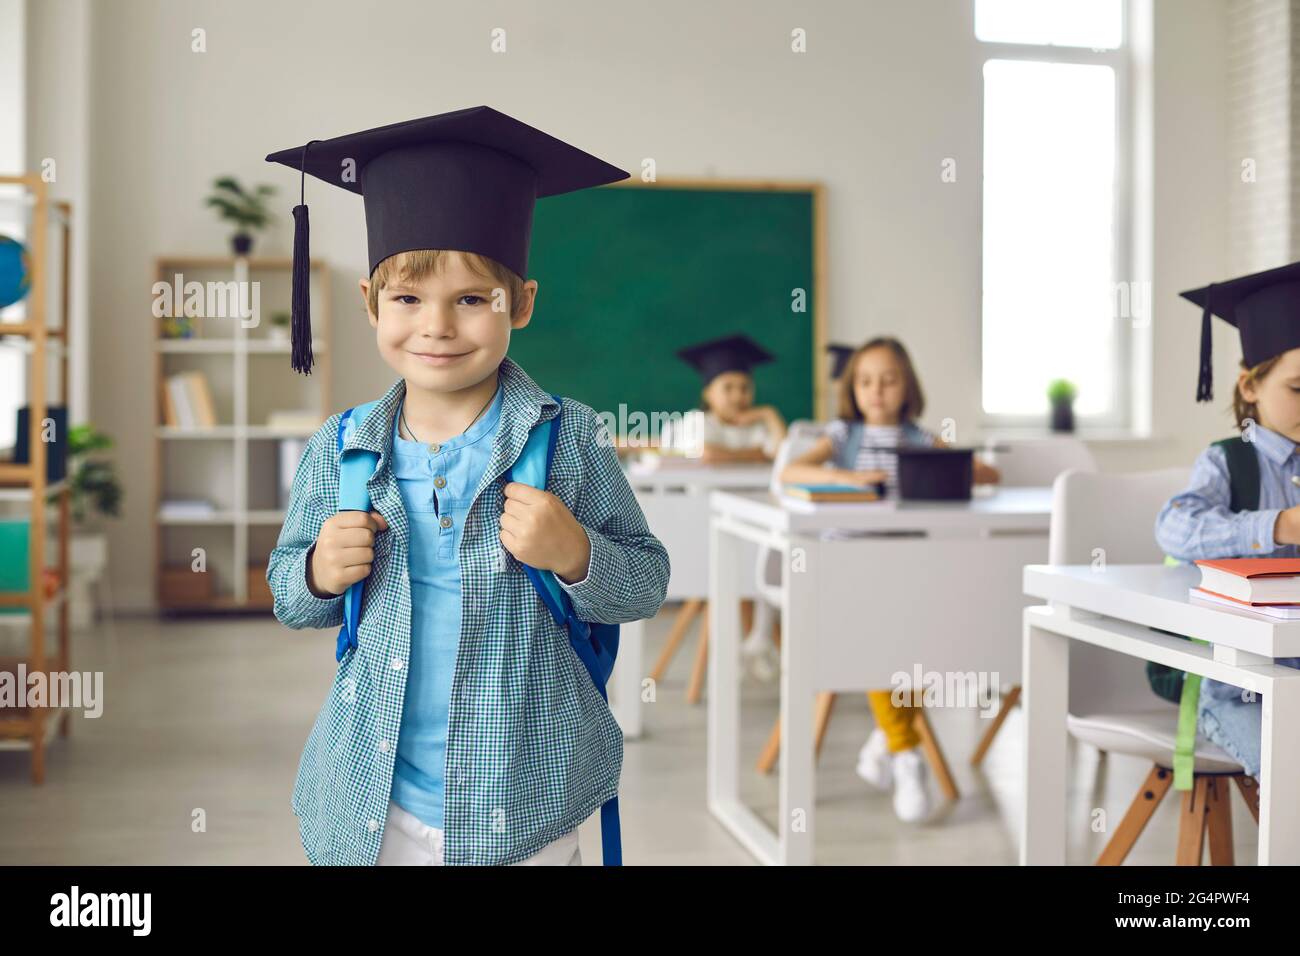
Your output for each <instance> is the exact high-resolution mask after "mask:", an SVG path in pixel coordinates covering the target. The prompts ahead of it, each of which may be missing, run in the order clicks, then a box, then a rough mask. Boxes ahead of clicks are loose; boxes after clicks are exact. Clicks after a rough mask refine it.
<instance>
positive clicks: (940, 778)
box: [913, 707, 961, 800]
mask: <svg viewBox="0 0 1300 956" xmlns="http://www.w3.org/2000/svg"><path fill="white" fill-rule="evenodd" d="M913 722H914V723H915V725H916V732H917V733H918V734H920V735H921V749H922V750H923V751H924V752H925V759H926V761H927V762H928V763H929V764H930V769H931V770H932V771H933V772H934V779H935V780H936V781H937V782H938V784H939V789H940V790H941V791H943V795H944V796H945V797H947V798H948V799H949V800H958V799H960V798H961V791H959V790H958V789H957V781H956V780H954V779H953V778H952V771H951V770H950V769H949V768H948V761H947V759H946V758H945V757H944V755H943V748H941V747H940V746H939V741H938V740H936V739H935V736H934V731H933V730H932V729H931V727H930V718H929V717H927V716H926V715H925V708H923V707H918V708H916V717H915V718H913Z"/></svg>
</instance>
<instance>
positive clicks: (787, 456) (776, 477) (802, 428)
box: [743, 420, 826, 655]
mask: <svg viewBox="0 0 1300 956" xmlns="http://www.w3.org/2000/svg"><path fill="white" fill-rule="evenodd" d="M825 429H826V426H825V425H824V424H822V423H820V422H810V421H806V420H799V421H794V422H791V423H790V426H789V428H787V429H786V434H785V440H784V441H782V442H781V447H780V448H779V449H777V453H776V459H775V460H774V461H773V462H772V477H771V479H770V480H769V481H768V490H769V491H771V492H772V494H774V495H779V494H781V472H782V471H784V470H785V466H786V465H788V464H789V463H790V462H791V460H793V459H795V458H798V457H799V456H800V455H802V454H803V453H804V452H806V451H808V450H809V449H810V448H812V447H813V445H815V444H817V439H819V438H821V436H822V434H823V433H824V432H825ZM754 577H755V586H756V587H757V589H758V600H757V601H755V602H754V620H753V623H752V626H751V627H750V629H749V633H748V634H747V635H746V636H745V640H744V642H743V646H744V647H745V648H747V649H748V650H749V653H750V654H751V655H752V654H753V653H754V650H755V649H756V648H761V647H762V645H763V644H765V643H766V642H767V640H768V639H770V637H771V635H772V633H773V630H774V627H775V625H776V610H777V608H779V607H780V606H781V552H779V551H777V550H775V549H774V548H769V547H767V546H763V547H761V548H759V549H758V556H757V558H756V559H755V562H754Z"/></svg>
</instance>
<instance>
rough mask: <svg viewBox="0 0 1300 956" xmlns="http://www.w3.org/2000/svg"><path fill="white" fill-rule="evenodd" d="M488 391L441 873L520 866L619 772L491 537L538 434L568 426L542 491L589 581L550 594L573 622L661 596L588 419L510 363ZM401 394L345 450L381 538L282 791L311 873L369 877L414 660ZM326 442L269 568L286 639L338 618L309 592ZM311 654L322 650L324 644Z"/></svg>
mask: <svg viewBox="0 0 1300 956" xmlns="http://www.w3.org/2000/svg"><path fill="white" fill-rule="evenodd" d="M500 377H501V384H502V391H503V396H502V407H501V419H500V424H499V427H498V428H497V430H496V434H495V436H494V438H493V447H492V453H491V457H490V458H489V460H488V465H487V468H486V470H485V471H484V473H483V476H482V478H481V479H480V480H479V483H478V487H477V489H476V491H475V493H474V500H473V504H472V506H471V507H470V509H469V513H468V515H467V516H466V518H465V526H464V528H463V529H462V535H461V540H460V542H459V546H458V552H457V553H458V557H459V561H460V568H461V582H462V584H461V594H462V598H463V600H462V610H461V634H460V645H459V648H458V650H457V654H456V667H455V673H454V675H453V676H452V680H451V705H450V713H449V719H448V728H447V757H446V766H445V787H446V793H445V806H444V829H445V832H446V843H445V860H446V862H447V863H448V864H453V865H455V864H487V865H491V864H507V863H514V862H517V861H519V860H523V859H525V858H527V857H529V856H531V855H532V854H534V853H536V852H537V851H538V850H540V849H541V848H542V847H544V846H546V845H547V844H548V843H551V842H552V841H554V840H555V839H557V838H559V837H560V836H563V835H564V834H566V833H568V832H569V831H570V830H572V829H573V828H574V827H576V826H578V825H579V824H580V823H582V822H583V820H585V819H586V818H587V817H588V816H590V815H591V814H592V813H593V812H594V811H595V810H597V809H599V807H600V806H601V804H603V803H604V802H605V801H606V800H608V799H609V798H610V797H612V796H614V795H615V793H616V792H617V790H618V778H619V773H620V771H621V769H622V762H623V735H622V732H621V731H620V729H619V727H618V724H617V723H616V722H615V720H614V718H613V716H612V715H611V714H610V711H609V707H608V706H607V705H606V703H605V702H604V700H602V699H601V696H600V693H599V692H598V691H597V690H596V687H595V685H594V684H593V683H592V681H591V678H590V676H589V675H588V673H587V671H586V669H585V668H584V667H583V665H582V662H581V661H580V660H579V659H578V657H577V655H576V654H575V653H574V651H573V649H572V647H570V645H569V637H568V634H567V632H566V631H564V630H563V629H561V628H560V627H559V626H557V625H556V624H555V622H554V620H553V619H552V617H551V615H550V614H549V613H548V612H547V610H546V608H545V606H544V605H543V604H542V602H541V599H540V598H539V597H538V595H537V593H536V591H534V590H533V587H532V585H531V584H530V583H529V581H528V578H527V577H526V575H525V574H524V571H523V568H522V566H521V565H520V564H519V562H518V561H517V560H516V559H515V558H514V557H513V556H512V555H511V554H510V553H509V552H508V551H506V550H505V549H504V548H503V547H502V546H501V542H500V538H499V534H500V524H499V520H500V514H501V510H502V507H503V501H504V494H503V491H502V489H503V487H504V484H503V482H502V481H501V480H500V478H501V476H502V475H503V474H504V473H505V471H506V470H507V468H508V467H509V466H510V465H512V464H513V463H514V462H515V460H516V459H517V458H518V456H519V453H520V451H521V450H522V449H523V446H524V442H525V441H526V440H527V438H528V434H529V431H530V430H531V428H532V427H533V426H534V425H535V424H536V423H537V422H539V421H541V420H543V419H549V418H552V417H554V416H556V415H557V414H562V415H563V418H562V424H561V427H560V435H559V443H558V445H557V447H556V450H555V458H554V461H553V462H552V465H551V471H550V474H549V476H548V480H547V485H546V490H547V491H549V492H550V493H551V494H554V495H555V496H556V497H558V498H559V499H560V501H562V502H563V503H564V505H565V506H566V507H567V508H568V509H569V510H570V511H571V512H572V513H573V515H574V517H575V518H577V520H578V522H579V523H580V524H581V525H582V527H583V529H584V530H585V531H586V533H587V537H588V539H589V540H590V542H591V559H590V562H589V564H588V568H587V574H586V576H585V577H584V578H583V579H582V580H581V581H578V582H576V583H574V584H564V582H561V585H562V586H563V587H564V589H565V590H566V591H567V592H568V594H569V597H570V598H571V599H572V601H573V605H574V610H575V611H576V613H577V615H578V616H579V617H580V618H582V619H583V620H587V621H594V622H604V623H625V622H628V621H635V620H640V619H643V618H649V617H652V616H654V614H655V613H656V612H657V611H658V610H659V607H660V605H661V604H662V603H663V600H664V595H665V593H666V591H667V587H668V572H669V566H668V554H667V552H666V551H665V549H664V547H663V545H662V544H661V543H660V542H659V540H658V539H657V538H655V536H654V535H653V534H651V533H650V530H649V528H648V527H647V525H646V521H645V516H644V515H643V514H642V512H641V508H640V506H639V505H638V504H637V501H636V498H635V497H634V496H633V494H632V490H631V488H630V487H629V485H628V483H627V479H626V477H625V476H624V474H623V471H622V469H621V467H620V466H619V463H618V456H617V454H616V452H615V449H614V447H613V443H612V442H611V440H610V438H609V436H608V434H607V432H606V431H605V429H604V426H603V424H602V423H601V421H600V419H599V418H598V417H597V415H596V413H595V412H594V411H593V410H592V409H591V408H589V407H588V406H586V405H583V404H582V403H580V402H576V401H573V400H572V399H568V398H566V399H564V401H563V408H562V409H561V406H560V405H559V404H557V403H556V401H555V399H554V398H552V397H551V396H550V395H549V394H547V393H546V392H545V391H543V390H542V389H541V388H540V387H538V385H537V384H536V383H535V382H534V381H533V380H532V379H531V378H530V377H529V376H528V375H527V374H526V373H525V372H524V371H523V369H521V368H520V367H519V366H518V365H516V364H515V363H514V362H512V361H511V360H510V359H508V358H507V359H504V360H503V361H502V363H501V367H500ZM404 394H405V383H404V382H400V381H399V382H398V383H397V384H395V385H394V386H393V387H392V388H391V389H389V391H388V393H387V394H386V395H385V396H384V397H383V399H381V400H380V401H379V402H378V403H377V404H376V405H375V407H374V408H373V409H372V410H371V412H370V414H368V415H367V416H366V417H365V419H364V420H363V421H361V422H360V423H359V425H358V427H357V428H356V429H354V430H352V431H351V433H350V434H349V436H348V437H347V439H346V443H345V447H346V448H365V449H368V450H370V451H372V452H375V453H377V454H378V455H379V464H378V467H377V469H376V471H375V474H374V476H373V477H372V478H371V479H370V481H369V482H368V484H367V487H368V489H369V491H370V498H371V501H372V502H373V505H372V507H373V508H374V510H376V511H378V512H379V513H380V514H382V515H383V516H384V518H385V520H386V521H387V522H388V531H386V532H382V533H380V534H379V535H377V536H376V540H375V558H374V562H373V564H372V568H371V573H370V577H369V578H368V579H367V580H366V588H365V596H364V599H363V603H362V608H361V624H360V628H359V632H358V644H357V647H356V648H355V649H349V650H347V651H346V652H345V653H344V655H343V658H342V660H340V661H339V663H338V669H337V671H336V673H335V676H334V681H333V684H332V686H331V688H330V691H329V695H328V697H327V698H326V700H325V703H324V706H323V707H322V708H321V711H320V714H319V716H318V717H317V718H316V723H315V725H314V726H313V727H312V729H311V733H310V735H309V737H308V739H307V745H306V748H305V749H304V751H303V755H302V760H301V763H300V765H299V768H298V775H297V779H296V781H295V783H294V790H293V798H292V801H291V802H292V806H293V811H294V813H295V814H297V816H298V820H299V833H300V835H301V838H302V843H303V847H304V849H305V850H306V852H307V857H308V859H309V860H311V862H313V863H317V864H327V863H328V864H361V865H370V864H373V863H374V862H375V859H376V857H377V856H378V854H379V847H380V844H381V842H382V840H383V830H384V822H385V817H386V811H387V807H388V799H389V795H390V792H391V788H392V779H393V767H394V761H395V758H396V754H397V745H396V744H397V735H398V729H399V726H400V724H401V717H402V704H403V695H404V691H405V686H406V679H407V665H408V663H409V661H410V653H411V643H410V631H411V591H410V579H409V571H408V563H407V562H408V548H409V544H410V526H409V523H408V520H407V516H406V513H405V510H404V508H403V506H402V498H401V494H400V491H399V489H398V487H397V480H396V478H395V477H394V476H393V472H392V429H393V416H394V415H395V414H396V411H397V408H398V406H399V405H400V403H401V401H402V398H403V396H404ZM337 431H338V416H337V415H336V416H333V417H331V418H330V420H329V421H327V422H326V423H325V424H324V425H323V426H322V427H321V429H320V430H319V431H317V432H316V434H315V435H313V436H312V438H311V440H310V441H309V442H308V443H307V448H306V450H305V452H304V453H303V458H302V461H301V463H300V464H299V466H298V471H297V474H296V476H295V477H294V482H293V488H292V491H291V496H290V503H289V509H288V514H287V515H286V517H285V522H284V528H283V529H282V530H281V532H280V539H279V541H278V543H277V546H276V548H275V550H274V551H273V552H272V553H271V560H270V564H269V567H268V569H267V579H268V581H269V582H270V585H271V590H272V593H273V594H274V595H275V614H276V617H277V618H279V619H280V621H281V622H282V623H283V624H286V625H287V626H289V627H294V628H309V627H315V628H338V627H339V625H340V624H341V623H342V621H343V599H342V597H335V598H328V599H325V598H319V597H316V596H315V595H313V594H312V593H311V591H310V590H309V589H308V588H307V580H306V567H307V560H308V555H309V553H310V550H311V547H312V545H313V544H314V542H315V540H316V536H317V535H318V534H319V533H320V527H321V525H322V523H324V521H325V519H327V518H328V517H329V516H330V515H332V514H334V513H335V512H336V511H337V507H338V484H339V469H338V455H337V453H336V450H335V441H336V435H337ZM557 580H559V579H558V577H557ZM331 638H332V635H331ZM321 647H322V653H329V652H330V651H329V650H327V648H329V649H332V648H333V641H332V639H331V640H329V641H322V643H321Z"/></svg>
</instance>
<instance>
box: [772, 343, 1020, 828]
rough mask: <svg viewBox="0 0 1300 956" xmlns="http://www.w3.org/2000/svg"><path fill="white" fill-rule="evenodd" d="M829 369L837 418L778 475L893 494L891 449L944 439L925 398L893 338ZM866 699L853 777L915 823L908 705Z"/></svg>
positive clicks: (920, 803) (983, 473) (918, 777)
mask: <svg viewBox="0 0 1300 956" xmlns="http://www.w3.org/2000/svg"><path fill="white" fill-rule="evenodd" d="M834 354H835V353H834V350H832V355H833V356H834ZM835 366H836V370H837V371H838V373H839V374H838V379H839V417H838V418H836V419H835V420H834V421H832V422H831V423H830V424H829V425H827V427H826V432H825V434H824V435H823V436H822V437H821V438H819V439H818V440H817V442H816V444H814V445H813V447H812V448H810V449H809V450H808V451H807V452H805V453H804V454H802V455H800V456H799V457H797V458H795V459H794V460H793V461H792V462H790V464H789V465H787V466H786V467H785V469H784V470H783V471H782V473H781V480H782V481H783V482H787V483H800V482H806V483H809V484H823V483H827V482H831V483H835V484H846V485H859V486H863V487H866V486H873V485H884V486H885V487H886V489H887V493H888V492H891V491H894V490H895V489H896V488H897V484H898V455H897V454H896V453H895V452H893V451H891V450H890V449H891V448H897V447H899V446H906V445H920V446H942V445H943V444H944V443H943V442H942V441H941V440H940V439H939V438H938V436H936V435H935V434H934V433H933V432H930V431H929V430H928V429H926V428H924V427H923V426H922V425H920V424H918V422H917V419H918V418H919V417H920V416H921V413H922V412H923V411H924V409H925V397H924V393H923V392H922V390H921V381H920V378H919V377H918V376H917V374H916V369H915V367H914V366H913V365H912V359H911V356H910V355H908V352H907V349H906V348H905V347H904V346H903V343H902V342H900V341H898V339H896V338H892V337H889V336H879V337H877V338H873V339H871V340H870V341H869V342H867V343H866V344H864V345H863V346H861V347H860V348H858V349H856V350H855V351H853V352H852V354H850V355H848V356H847V358H846V359H845V360H844V361H842V362H841V361H839V360H838V359H837V360H836V361H835ZM974 468H975V471H974V477H975V481H977V482H979V483H981V484H984V483H990V482H995V481H997V479H998V473H997V472H996V471H995V470H994V469H992V468H990V467H989V466H987V465H985V464H983V463H982V462H980V461H978V460H977V461H976V462H975V463H974ZM867 698H868V700H869V701H870V703H871V711H872V714H873V716H874V717H875V719H876V729H875V730H874V731H872V733H871V735H870V736H869V737H868V738H867V742H866V744H865V745H864V746H863V747H862V750H861V751H860V753H859V754H858V766H857V771H858V775H859V776H860V777H862V779H863V780H866V781H867V782H868V783H870V784H872V785H873V786H876V787H878V788H880V789H882V790H888V789H890V788H892V789H893V791H894V812H895V814H896V815H897V816H898V818H899V819H900V820H903V821H905V822H909V823H912V822H917V821H920V820H923V819H925V818H926V817H927V816H928V815H929V813H930V796H929V793H928V791H927V789H926V786H925V781H926V776H927V774H926V768H925V760H924V759H923V758H922V755H921V753H920V744H921V738H920V736H919V735H918V734H917V732H916V728H915V720H916V712H915V708H913V707H910V706H902V707H895V706H894V701H893V694H892V692H891V691H889V690H875V691H870V692H869V693H868V694H867Z"/></svg>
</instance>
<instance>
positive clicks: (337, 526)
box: [307, 511, 388, 598]
mask: <svg viewBox="0 0 1300 956" xmlns="http://www.w3.org/2000/svg"><path fill="white" fill-rule="evenodd" d="M387 530H388V522H387V521H385V520H384V516H383V515H381V514H380V513H379V512H378V511H371V512H370V513H369V514H367V513H366V512H364V511H340V512H339V513H338V514H336V515H331V516H330V517H329V518H327V519H326V520H325V523H324V524H322V525H321V527H320V534H319V535H317V536H316V543H315V544H314V545H312V553H311V560H310V561H309V562H307V587H308V588H309V589H310V590H311V592H312V594H315V595H316V596H317V597H321V598H330V597H338V596H339V595H340V594H342V593H343V592H344V591H346V590H347V589H348V586H349V585H352V584H355V583H356V582H358V581H360V580H361V579H362V578H364V577H366V576H367V575H368V574H370V565H371V564H372V563H373V562H374V560H375V535H376V534H377V533H378V532H380V531H387Z"/></svg>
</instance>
